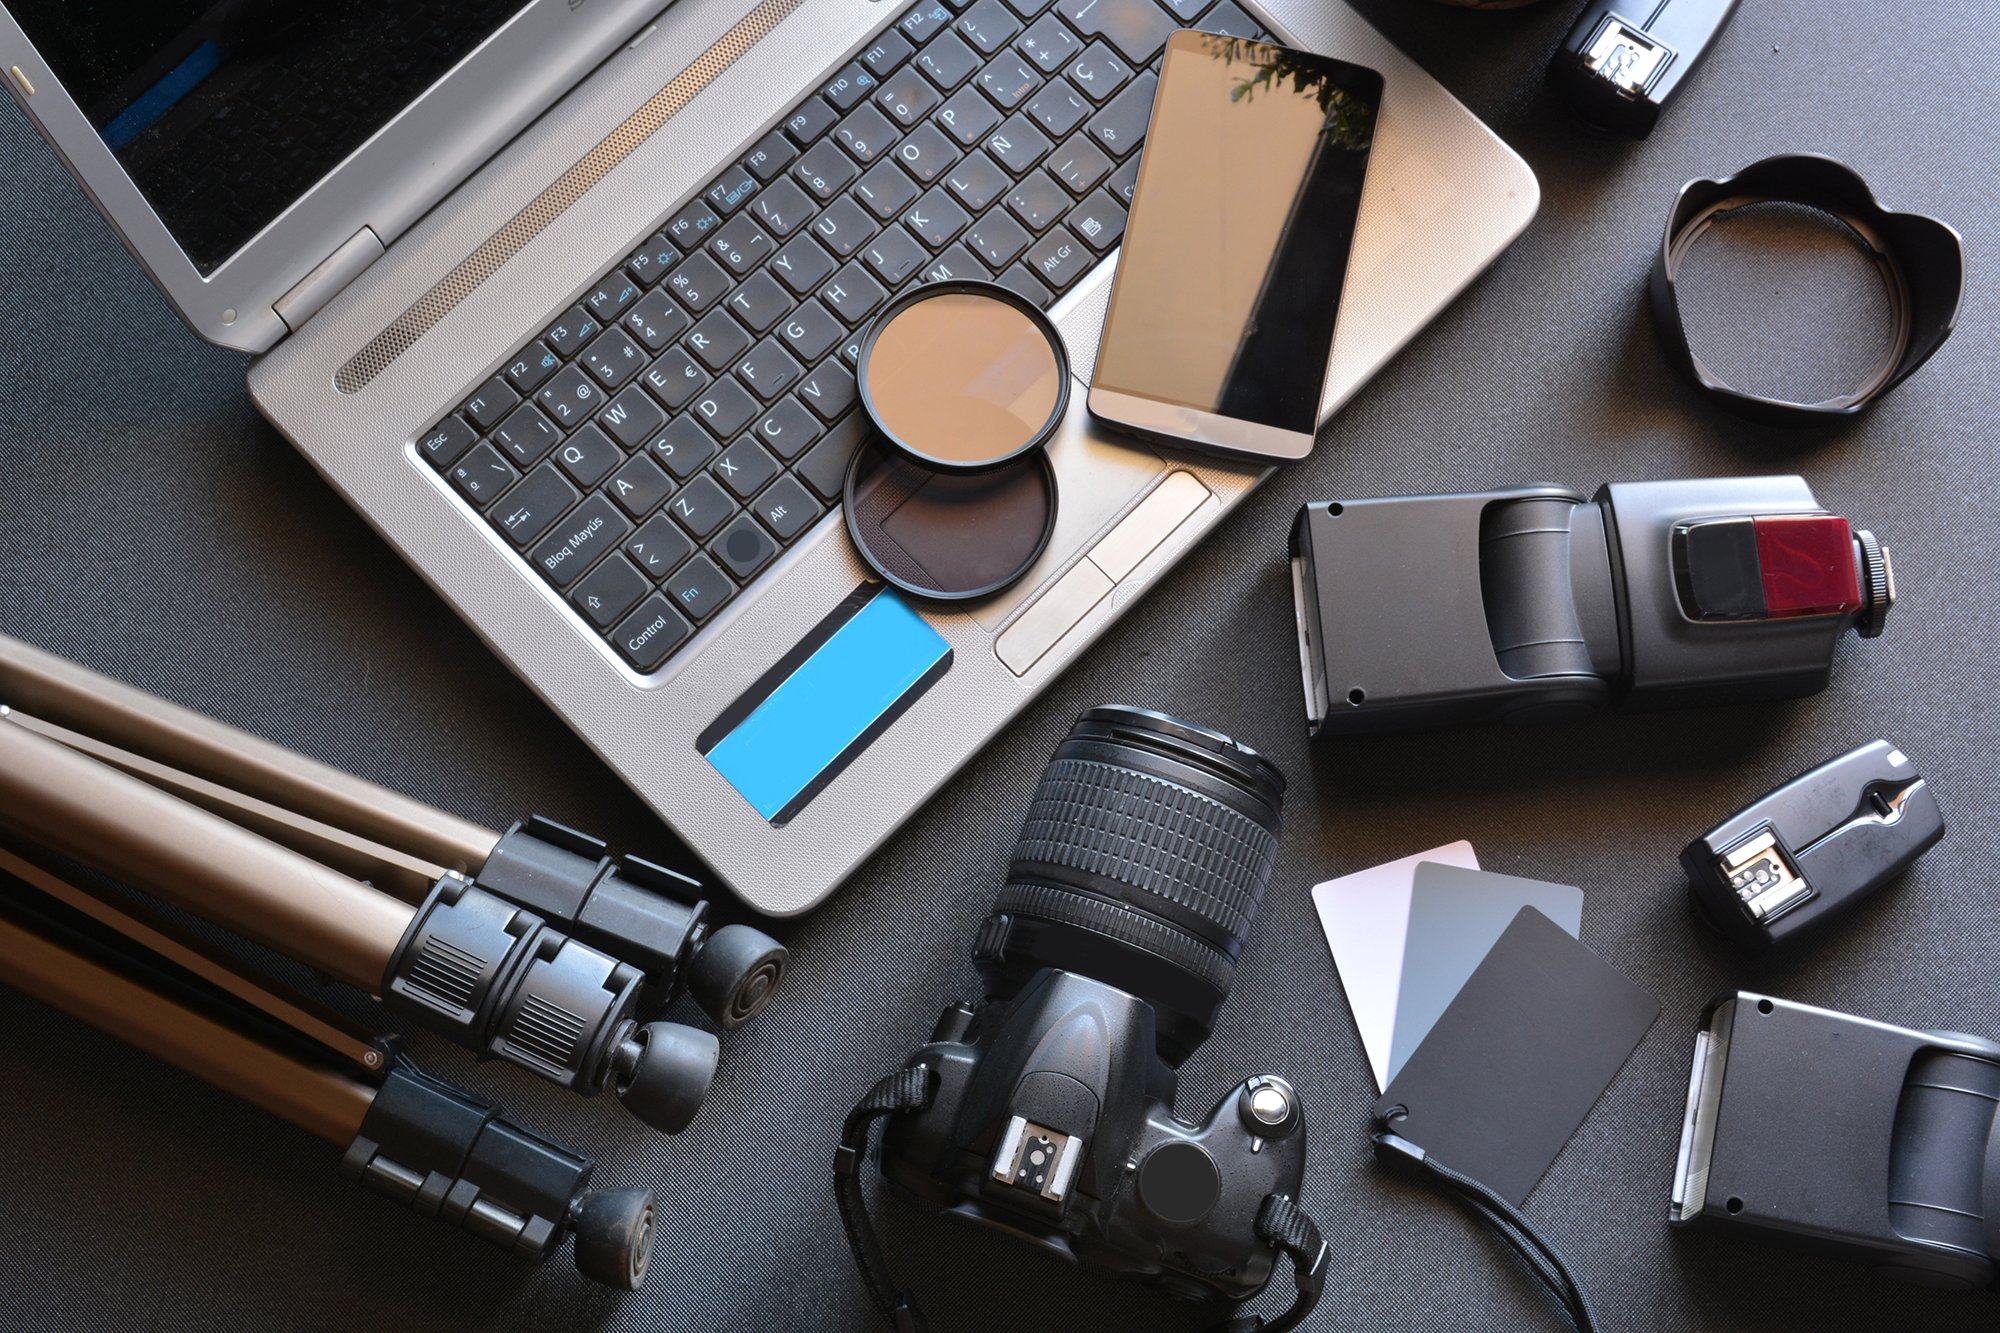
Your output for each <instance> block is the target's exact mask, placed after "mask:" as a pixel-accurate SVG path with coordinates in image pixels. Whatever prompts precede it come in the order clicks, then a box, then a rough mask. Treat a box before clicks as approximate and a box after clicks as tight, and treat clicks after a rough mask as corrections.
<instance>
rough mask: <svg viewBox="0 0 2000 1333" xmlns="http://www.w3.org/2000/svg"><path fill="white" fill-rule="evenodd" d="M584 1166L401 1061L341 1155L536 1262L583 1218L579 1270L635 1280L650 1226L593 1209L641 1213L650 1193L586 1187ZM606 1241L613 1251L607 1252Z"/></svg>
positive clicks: (352, 1167)
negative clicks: (606, 1219)
mask: <svg viewBox="0 0 2000 1333" xmlns="http://www.w3.org/2000/svg"><path fill="white" fill-rule="evenodd" d="M591 1167H592V1164H591V1162H590V1161H589V1160H588V1159H586V1158H582V1157H577V1156H575V1155H574V1154H571V1153H568V1152H565V1151H563V1150H562V1149H561V1148H558V1147H556V1146H555V1145H554V1144H551V1143H549V1142H547V1141H546V1140H544V1139H542V1138H540V1137H538V1136H537V1135H534V1134H531V1133H529V1132H528V1131H527V1130H525V1129H522V1128H521V1127H520V1126H518V1125H515V1124H513V1123H512V1122H510V1121H507V1120H504V1119H502V1118H501V1117H500V1114H499V1112H498V1111H497V1110H496V1109H495V1108H493V1107H491V1106H488V1105H486V1104H485V1103H483V1102H479V1101H475V1100H474V1099H473V1098H471V1097H469V1096H467V1095H466V1094H464V1093H462V1092H459V1091H458V1090H457V1089H455V1088H452V1087H449V1086H448V1085H446V1084H443V1083H440V1082H438V1081H437V1080H435V1079H432V1078H428V1077H426V1076H424V1075H422V1074H419V1073H417V1072H416V1071H415V1070H413V1069H410V1068H408V1067H406V1066H397V1067H394V1068H392V1069H391V1070H390V1071H389V1074H388V1076H387V1077H386V1078H385V1079H384V1080H383V1083H382V1087H381V1089H380V1090H379V1091H378V1092H377V1093H376V1094H375V1100H374V1102H373V1104H372V1105H371V1106H370V1107H369V1109H368V1114H367V1116H366V1117H365V1118H364V1119H363V1120H362V1122H361V1131H360V1133H359V1134H358V1135H356V1137H355V1139H354V1142H353V1143H352V1144H351V1145H350V1146H349V1147H348V1149H347V1153H346V1156H345V1157H344V1158H343V1159H342V1160H341V1170H342V1171H343V1172H344V1173H345V1174H346V1175H348V1176H350V1177H352V1178H354V1179H356V1180H359V1181H361V1182H362V1183H363V1184H365V1185H367V1186H368V1187H369V1188H370V1189H373V1190H375V1191H376V1192H377V1193H379V1194H384V1195H387V1196H388V1197H390V1198H392V1199H395V1200H397V1201H398V1202H400V1203H403V1204H405V1205H407V1206H408V1207H410V1208H412V1209H414V1210H415V1211H417V1212H419V1213H422V1214H424V1215H425V1216H427V1217H435V1218H437V1219H439V1220H440V1221H443V1222H447V1223H450V1224H451V1225H453V1226H456V1227H459V1228H460V1229H461V1230H464V1231H469V1232H471V1233H472V1234H473V1235H475V1236H478V1237H479V1238H480V1239H482V1240H485V1241H487V1242H489V1243H491V1244H494V1245H498V1246H499V1247H500V1248H502V1249H505V1250H509V1251H512V1252H513V1253H514V1254H515V1255H516V1256H518V1257H520V1258H523V1259H527V1260H531V1261H533V1262H536V1263H539V1262H541V1261H542V1260H544V1259H546V1258H548V1257H549V1255H550V1254H552V1253H554V1251H555V1250H556V1248H557V1247H558V1246H559V1245H561V1243H562V1240H563V1237H564V1235H565V1234H566V1233H567V1232H568V1231H569V1230H570V1229H571V1226H572V1223H576V1222H579V1219H582V1221H581V1222H580V1223H579V1225H581V1226H582V1228H583V1230H584V1231H588V1232H589V1233H590V1235H591V1238H592V1243H591V1245H590V1247H588V1248H589V1249H590V1251H591V1252H590V1253H589V1254H586V1253H585V1252H584V1247H582V1246H581V1244H580V1245H579V1250H578V1255H577V1264H578V1267H579V1268H581V1269H582V1270H583V1271H584V1274H585V1276H587V1277H590V1278H593V1279H594V1280H596V1281H600V1282H606V1283H608V1284H610V1285H613V1286H623V1287H633V1286H637V1285H638V1282H639V1280H640V1278H642V1277H643V1276H644V1274H645V1268H646V1252H647V1249H648V1248H649V1247H650V1245H651V1243H652V1236H651V1228H650V1226H649V1225H647V1226H641V1227H633V1226H631V1225H621V1226H618V1227H615V1228H614V1227H610V1226H607V1225H605V1224H604V1223H603V1222H601V1221H599V1220H597V1217H596V1215H597V1214H600V1213H601V1214H606V1215H607V1216H610V1217H611V1218H612V1219H613V1220H617V1221H621V1222H623V1221H624V1214H626V1213H631V1212H634V1211H635V1209H636V1210H638V1213H639V1215H640V1216H642V1217H643V1218H647V1219H649V1218H650V1216H651V1204H652V1200H651V1194H650V1192H648V1191H637V1192H634V1191H611V1192H609V1193H608V1194H607V1193H604V1192H598V1193H595V1194H593V1193H591V1192H590V1191H589V1190H588V1186H589V1183H590V1173H591ZM635 1194H636V1195H637V1196H638V1197H636V1198H635V1197H632V1196H634V1195H635ZM579 1234H580V1235H581V1234H582V1233H581V1232H579ZM614 1248H615V1249H616V1250H617V1251H618V1252H617V1253H616V1254H611V1253H609V1251H610V1250H612V1249H614Z"/></svg>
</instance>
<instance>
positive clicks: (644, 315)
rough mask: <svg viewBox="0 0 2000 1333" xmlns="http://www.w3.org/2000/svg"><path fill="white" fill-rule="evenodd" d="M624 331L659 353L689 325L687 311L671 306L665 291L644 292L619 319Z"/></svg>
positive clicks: (651, 350) (649, 349) (671, 299)
mask: <svg viewBox="0 0 2000 1333" xmlns="http://www.w3.org/2000/svg"><path fill="white" fill-rule="evenodd" d="M619 323H620V324H621V325H622V326H623V327H624V329H625V331H626V332H627V333H629V334H631V335H632V336H633V337H634V338H637V339H638V340H639V341H640V342H642V343H644V344H645V345H646V350H647V351H649V352H660V351H662V350H664V349H665V348H666V346H667V344H668V343H671V342H672V341H673V340H674V339H676V338H678V337H680V336H681V334H682V333H683V332H685V331H686V329H687V326H688V325H689V324H690V323H692V321H691V320H689V319H688V316H687V311H685V310H683V309H681V308H680V307H679V306H678V305H676V304H674V300H673V298H672V297H670V296H668V295H667V294H666V293H665V292H660V291H654V292H647V293H646V295H645V297H644V298H642V299H641V300H640V302H639V304H637V305H635V306H633V307H632V308H631V309H630V310H627V311H626V312H625V314H624V317H623V318H622V319H620V320H619Z"/></svg>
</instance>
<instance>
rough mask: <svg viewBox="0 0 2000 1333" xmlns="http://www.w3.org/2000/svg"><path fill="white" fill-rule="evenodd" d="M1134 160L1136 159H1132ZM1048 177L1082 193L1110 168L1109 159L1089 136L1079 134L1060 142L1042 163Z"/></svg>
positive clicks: (1100, 178) (1070, 190)
mask: <svg viewBox="0 0 2000 1333" xmlns="http://www.w3.org/2000/svg"><path fill="white" fill-rule="evenodd" d="M1135 161H1136V159H1135ZM1042 165H1043V166H1045V167H1047V168H1048V172H1049V174H1050V175H1051V176H1054V177H1055V178H1056V179H1057V180H1059V181H1061V182H1062V183H1063V184H1064V185H1065V186H1067V187H1068V189H1069V192H1070V193H1071V194H1079V195H1080V194H1083V193H1085V192H1087V191H1088V190H1089V189H1090V187H1091V186H1093V185H1095V184H1097V182H1098V181H1100V180H1102V179H1103V178H1104V173H1105V172H1107V171H1109V170H1111V159H1110V158H1108V157H1106V156H1105V155H1104V154H1103V152H1101V151H1100V150H1099V149H1098V147H1097V145H1096V144H1095V143H1092V142H1091V140H1090V136H1089V135H1087V134H1079V135H1077V136H1076V137H1075V138H1073V139H1071V140H1069V142H1067V143H1064V144H1060V145H1058V146H1057V148H1056V150H1055V151H1054V152H1052V153H1050V154H1049V160H1048V161H1047V162H1045V163H1043V164H1042Z"/></svg>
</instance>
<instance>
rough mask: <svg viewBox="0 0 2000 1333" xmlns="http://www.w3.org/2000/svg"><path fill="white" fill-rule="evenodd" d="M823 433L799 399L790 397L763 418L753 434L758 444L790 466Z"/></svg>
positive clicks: (783, 399)
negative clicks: (801, 405)
mask: <svg viewBox="0 0 2000 1333" xmlns="http://www.w3.org/2000/svg"><path fill="white" fill-rule="evenodd" d="M824 430H825V428H824V427H823V426H821V425H820V424H819V418H817V417H815V416H814V415H813V414H812V413H810V412H808V411H806V410H805V409H804V408H803V407H800V406H799V400H798V399H796V398H792V397H789V396H788V397H785V398H781V399H779V400H778V403H777V406H775V407H773V408H772V409H771V410H770V411H769V412H766V413H765V414H764V416H763V419H762V420H760V421H759V422H758V423H757V425H756V427H755V430H754V432H753V433H754V434H755V435H756V437H757V442H758V443H759V444H762V445H763V446H764V447H765V448H766V449H769V450H770V451H771V452H772V453H774V454H776V455H777V456H778V457H780V458H782V459H784V460H786V461H787V462H790V461H791V460H792V459H794V458H797V457H798V456H799V455H800V454H802V453H804V452H805V450H806V446H807V445H809V444H811V443H812V442H813V441H814V440H817V439H818V438H819V437H820V435H821V434H822V433H824Z"/></svg>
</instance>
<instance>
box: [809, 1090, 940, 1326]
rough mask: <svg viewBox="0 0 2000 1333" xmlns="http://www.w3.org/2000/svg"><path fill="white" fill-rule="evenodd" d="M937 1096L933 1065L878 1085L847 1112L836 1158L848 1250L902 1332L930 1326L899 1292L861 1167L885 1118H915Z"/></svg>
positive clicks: (835, 1191)
mask: <svg viewBox="0 0 2000 1333" xmlns="http://www.w3.org/2000/svg"><path fill="white" fill-rule="evenodd" d="M936 1095H937V1075H936V1073H935V1072H933V1071H932V1069H931V1068H930V1066H929V1065H922V1064H918V1065H911V1066H910V1067H909V1068H907V1069H899V1070H897V1071H896V1072H895V1073H893V1074H891V1075H889V1076H888V1077H887V1078H885V1079H883V1080H882V1081H881V1082H880V1083H877V1084H876V1085H875V1086H874V1088H873V1089H871V1090H870V1091H869V1093H868V1095H867V1096H866V1097H864V1098H862V1099H861V1104H860V1105H859V1106H857V1107H855V1108H854V1109H853V1110H852V1111H849V1112H848V1113H847V1120H846V1122H845V1123H844V1124H842V1125H841V1127H840V1147H839V1148H837V1149H836V1150H835V1151H834V1154H833V1196H834V1199H835V1201H836V1202H838V1203H839V1204H840V1223H841V1225H842V1226H843V1227H845V1228H847V1244H848V1248H849V1249H851V1250H853V1251H854V1263H855V1266H856V1267H858V1268H859V1269H860V1270H861V1279H862V1281H864V1282H866V1283H867V1284H868V1294H869V1295H870V1296H873V1297H874V1298H875V1303H876V1304H877V1305H879V1306H881V1307H882V1315H883V1317H884V1318H885V1319H887V1320H888V1321H889V1323H890V1325H891V1326H892V1327H893V1328H894V1329H895V1330H896V1333H924V1329H925V1328H926V1327H927V1326H926V1325H925V1323H924V1316H923V1313H922V1311H920V1310H918V1309H917V1302H916V1298H915V1297H914V1296H912V1295H910V1293H909V1292H907V1291H898V1290H897V1289H896V1280H895V1278H894V1277H893V1276H891V1275H890V1273H889V1261H888V1259H886V1258H885V1257H884V1256H883V1254H882V1241H881V1238H880V1237H878V1236H877V1235H876V1234H875V1225H874V1223H872V1222H870V1221H869V1220H868V1200H867V1199H865V1198H864V1197H862V1193H861V1163H862V1162H863V1161H864V1160H866V1158H867V1156H868V1131H869V1130H870V1129H872V1128H874V1125H875V1122H876V1121H877V1120H880V1119H881V1118H882V1117H884V1116H891V1115H909V1114H911V1113H912V1112H916V1111H921V1110H923V1109H924V1108H925V1107H927V1106H929V1105H930V1104H931V1098H932V1097H934V1096H936Z"/></svg>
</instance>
